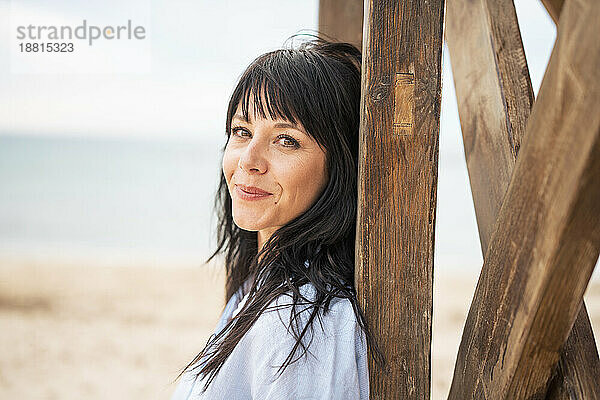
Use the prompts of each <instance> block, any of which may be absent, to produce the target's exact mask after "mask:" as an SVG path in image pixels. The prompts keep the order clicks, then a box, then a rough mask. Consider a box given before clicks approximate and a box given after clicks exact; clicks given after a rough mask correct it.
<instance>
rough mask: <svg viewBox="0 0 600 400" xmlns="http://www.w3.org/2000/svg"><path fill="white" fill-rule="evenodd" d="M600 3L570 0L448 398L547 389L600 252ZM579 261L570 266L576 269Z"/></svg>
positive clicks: (534, 394)
mask: <svg viewBox="0 0 600 400" xmlns="http://www.w3.org/2000/svg"><path fill="white" fill-rule="evenodd" d="M599 19H600V2H597V1H596V0H587V1H586V0H578V1H568V2H566V4H565V6H564V9H563V11H562V14H561V25H560V29H559V33H558V39H557V43H556V45H555V47H554V50H553V52H552V56H551V59H550V63H549V66H548V69H547V70H546V75H545V76H544V80H543V83H542V87H541V89H540V93H539V97H538V100H537V101H536V103H535V105H534V107H533V110H532V113H531V115H530V117H529V121H528V123H527V129H526V135H525V137H524V139H523V142H522V146H521V150H520V152H519V157H518V159H517V162H516V165H515V168H514V172H513V174H512V177H511V181H510V184H509V187H508V190H507V193H506V198H505V199H504V202H503V204H502V207H501V209H500V212H499V215H498V220H497V223H496V227H495V229H494V233H493V234H492V237H491V239H490V245H489V247H488V249H487V252H486V256H485V261H484V266H483V269H482V273H481V276H480V278H479V282H478V284H477V289H476V291H475V297H474V300H473V303H472V305H471V309H470V311H469V315H468V317H467V322H466V324H465V329H464V332H463V337H462V341H461V345H460V348H459V353H458V357H457V363H456V367H455V373H454V380H453V382H452V387H451V390H450V396H449V398H450V399H466V398H469V399H471V398H477V399H484V398H493V399H529V398H541V397H543V396H544V395H545V393H546V391H547V388H548V384H549V380H550V377H551V374H552V371H553V367H554V366H555V365H556V364H557V363H558V361H559V354H560V350H561V347H562V346H563V344H564V343H565V340H566V339H567V336H568V335H569V332H570V330H571V327H572V326H573V323H574V321H575V318H576V316H577V313H578V312H579V311H580V306H581V303H582V298H583V294H584V292H585V289H586V287H587V284H588V281H589V278H590V276H591V274H592V271H593V269H594V266H595V263H596V260H597V258H598V254H599V251H600V185H599V184H598V181H599V179H600V69H598V68H597V66H598V65H599V64H600V41H598V40H597V26H596V24H595V22H596V21H598V20H599ZM574 266H576V267H574Z"/></svg>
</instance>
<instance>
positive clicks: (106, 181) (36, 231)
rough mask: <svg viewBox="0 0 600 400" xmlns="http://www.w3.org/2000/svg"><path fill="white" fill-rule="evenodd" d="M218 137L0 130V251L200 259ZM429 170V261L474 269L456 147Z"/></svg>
mask: <svg viewBox="0 0 600 400" xmlns="http://www.w3.org/2000/svg"><path fill="white" fill-rule="evenodd" d="M223 144H224V143H221V142H219V141H215V140H213V141H202V140H198V139H179V140H167V139H160V140H158V139H148V140H146V139H130V138H127V139H121V138H119V139H110V138H90V137H85V138H79V137H61V136H44V135H39V136H36V135H25V134H19V135H16V134H15V135H11V134H0V259H3V258H4V259H6V258H10V259H15V258H16V259H18V260H22V261H28V260H32V261H35V262H42V263H43V262H84V263H86V265H107V264H110V265H118V266H128V265H146V264H153V265H160V266H165V267H169V266H179V265H184V264H185V265H200V264H202V263H203V262H204V261H205V260H206V258H207V257H208V256H209V255H210V254H212V252H213V251H214V250H215V246H216V233H215V232H216V222H217V221H216V214H215V210H214V198H215V194H216V189H217V185H218V182H219V178H220V174H221V159H222V158H221V157H222V153H221V152H222V146H223ZM438 173H439V177H438V192H437V210H436V227H435V255H434V268H435V270H438V271H441V270H444V271H449V272H451V271H453V270H466V271H472V272H473V273H476V272H477V271H479V270H480V268H481V265H482V263H483V261H482V260H483V257H482V253H481V248H480V245H479V236H478V232H477V225H476V222H475V211H474V208H473V201H472V196H471V191H470V187H469V183H468V175H467V169H466V163H465V159H464V153H463V152H462V151H456V150H447V149H445V148H444V147H443V146H440V154H439V170H438ZM595 275H596V276H598V275H599V274H598V273H596V274H595Z"/></svg>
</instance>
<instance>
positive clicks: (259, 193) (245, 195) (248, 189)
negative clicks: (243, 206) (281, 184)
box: [235, 185, 272, 200]
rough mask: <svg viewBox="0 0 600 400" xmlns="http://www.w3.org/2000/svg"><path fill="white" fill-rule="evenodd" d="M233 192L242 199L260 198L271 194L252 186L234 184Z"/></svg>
mask: <svg viewBox="0 0 600 400" xmlns="http://www.w3.org/2000/svg"><path fill="white" fill-rule="evenodd" d="M235 192H236V194H237V195H238V197H239V198H241V199H242V200H261V199H265V198H267V197H269V196H272V193H269V192H266V191H264V190H262V189H259V188H257V187H254V186H244V185H235Z"/></svg>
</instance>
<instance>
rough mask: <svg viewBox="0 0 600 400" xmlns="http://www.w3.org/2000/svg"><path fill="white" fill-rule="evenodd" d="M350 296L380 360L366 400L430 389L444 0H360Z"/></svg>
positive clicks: (414, 395)
mask: <svg viewBox="0 0 600 400" xmlns="http://www.w3.org/2000/svg"><path fill="white" fill-rule="evenodd" d="M364 13H365V20H364V30H363V31H364V36H363V64H362V91H361V122H360V134H359V161H358V165H359V167H358V215H357V226H356V231H357V232H356V272H355V280H356V287H357V297H358V300H359V302H360V304H361V307H362V308H363V309H364V310H365V314H366V316H367V319H368V320H369V321H371V322H372V323H373V324H372V325H371V326H372V327H373V330H374V335H375V336H376V339H377V340H378V342H379V344H380V348H381V349H382V351H383V352H384V354H385V357H386V359H387V362H388V364H387V367H386V368H379V366H378V365H376V364H375V363H374V362H373V361H372V359H369V374H370V381H369V382H370V384H369V389H370V392H371V395H370V396H371V398H372V399H424V400H428V399H429V396H430V381H431V370H430V368H431V318H432V313H433V292H432V289H433V251H434V237H435V232H434V227H435V207H436V198H437V197H436V196H437V172H438V143H439V118H440V100H441V57H442V29H443V21H444V0H430V1H428V2H423V1H421V0H406V1H402V2H400V1H397V0H366V1H365V12H364Z"/></svg>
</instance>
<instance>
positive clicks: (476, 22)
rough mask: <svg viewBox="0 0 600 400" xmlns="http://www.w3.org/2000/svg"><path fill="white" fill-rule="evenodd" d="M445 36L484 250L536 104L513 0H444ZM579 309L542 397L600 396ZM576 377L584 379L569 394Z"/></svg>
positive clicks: (596, 363) (598, 364) (592, 345)
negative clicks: (571, 394)
mask: <svg viewBox="0 0 600 400" xmlns="http://www.w3.org/2000/svg"><path fill="white" fill-rule="evenodd" d="M446 40H447V42H448V48H449V50H450V56H451V59H452V68H453V75H454V82H455V87H456V94H457V99H458V106H459V115H460V119H461V126H462V132H463V139H464V144H465V156H466V159H467V167H468V171H469V177H470V182H471V192H472V194H473V200H474V204H475V213H476V216H477V222H478V227H479V237H480V241H481V248H482V251H483V253H484V254H485V252H486V250H487V247H488V244H489V239H490V237H491V235H492V232H493V228H494V224H495V223H496V219H497V217H498V212H499V210H500V207H501V205H502V200H503V198H504V195H505V194H506V189H507V187H508V184H509V182H510V177H511V174H512V172H513V168H514V164H515V162H516V159H517V155H518V152H519V147H520V144H521V141H522V139H523V136H524V134H525V127H526V121H527V119H528V117H529V114H530V108H531V107H532V105H533V101H534V94H533V89H532V87H531V81H530V78H529V71H528V68H527V61H526V58H525V52H524V50H523V44H522V40H521V35H520V32H519V26H518V22H517V15H516V11H515V7H514V4H513V2H512V0H499V1H491V0H479V1H467V0H449V1H448V5H447V18H446ZM583 310H584V312H583V313H580V314H579V317H578V318H577V321H576V323H575V326H574V328H573V333H572V334H571V335H569V338H568V339H567V344H566V347H565V350H564V351H562V352H561V362H560V363H559V366H558V370H557V371H556V374H555V378H554V384H553V386H554V388H555V389H554V390H553V391H551V392H550V393H549V396H548V397H547V398H548V399H567V398H571V397H565V394H566V393H577V390H579V391H581V393H582V396H581V397H573V398H580V399H590V398H598V395H599V394H600V380H596V381H594V379H595V378H597V377H598V376H600V375H599V374H600V360H599V359H598V351H597V348H596V342H595V340H594V334H593V331H592V326H591V324H590V321H589V318H588V316H587V313H585V307H583ZM577 333H578V334H577ZM567 349H569V351H568V352H567ZM574 353H580V356H574V355H575V354H574ZM581 381H583V382H590V384H588V385H586V386H584V387H582V388H580V389H579V388H578V389H577V390H575V391H573V390H572V388H576V387H577V386H578V384H577V382H581Z"/></svg>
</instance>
